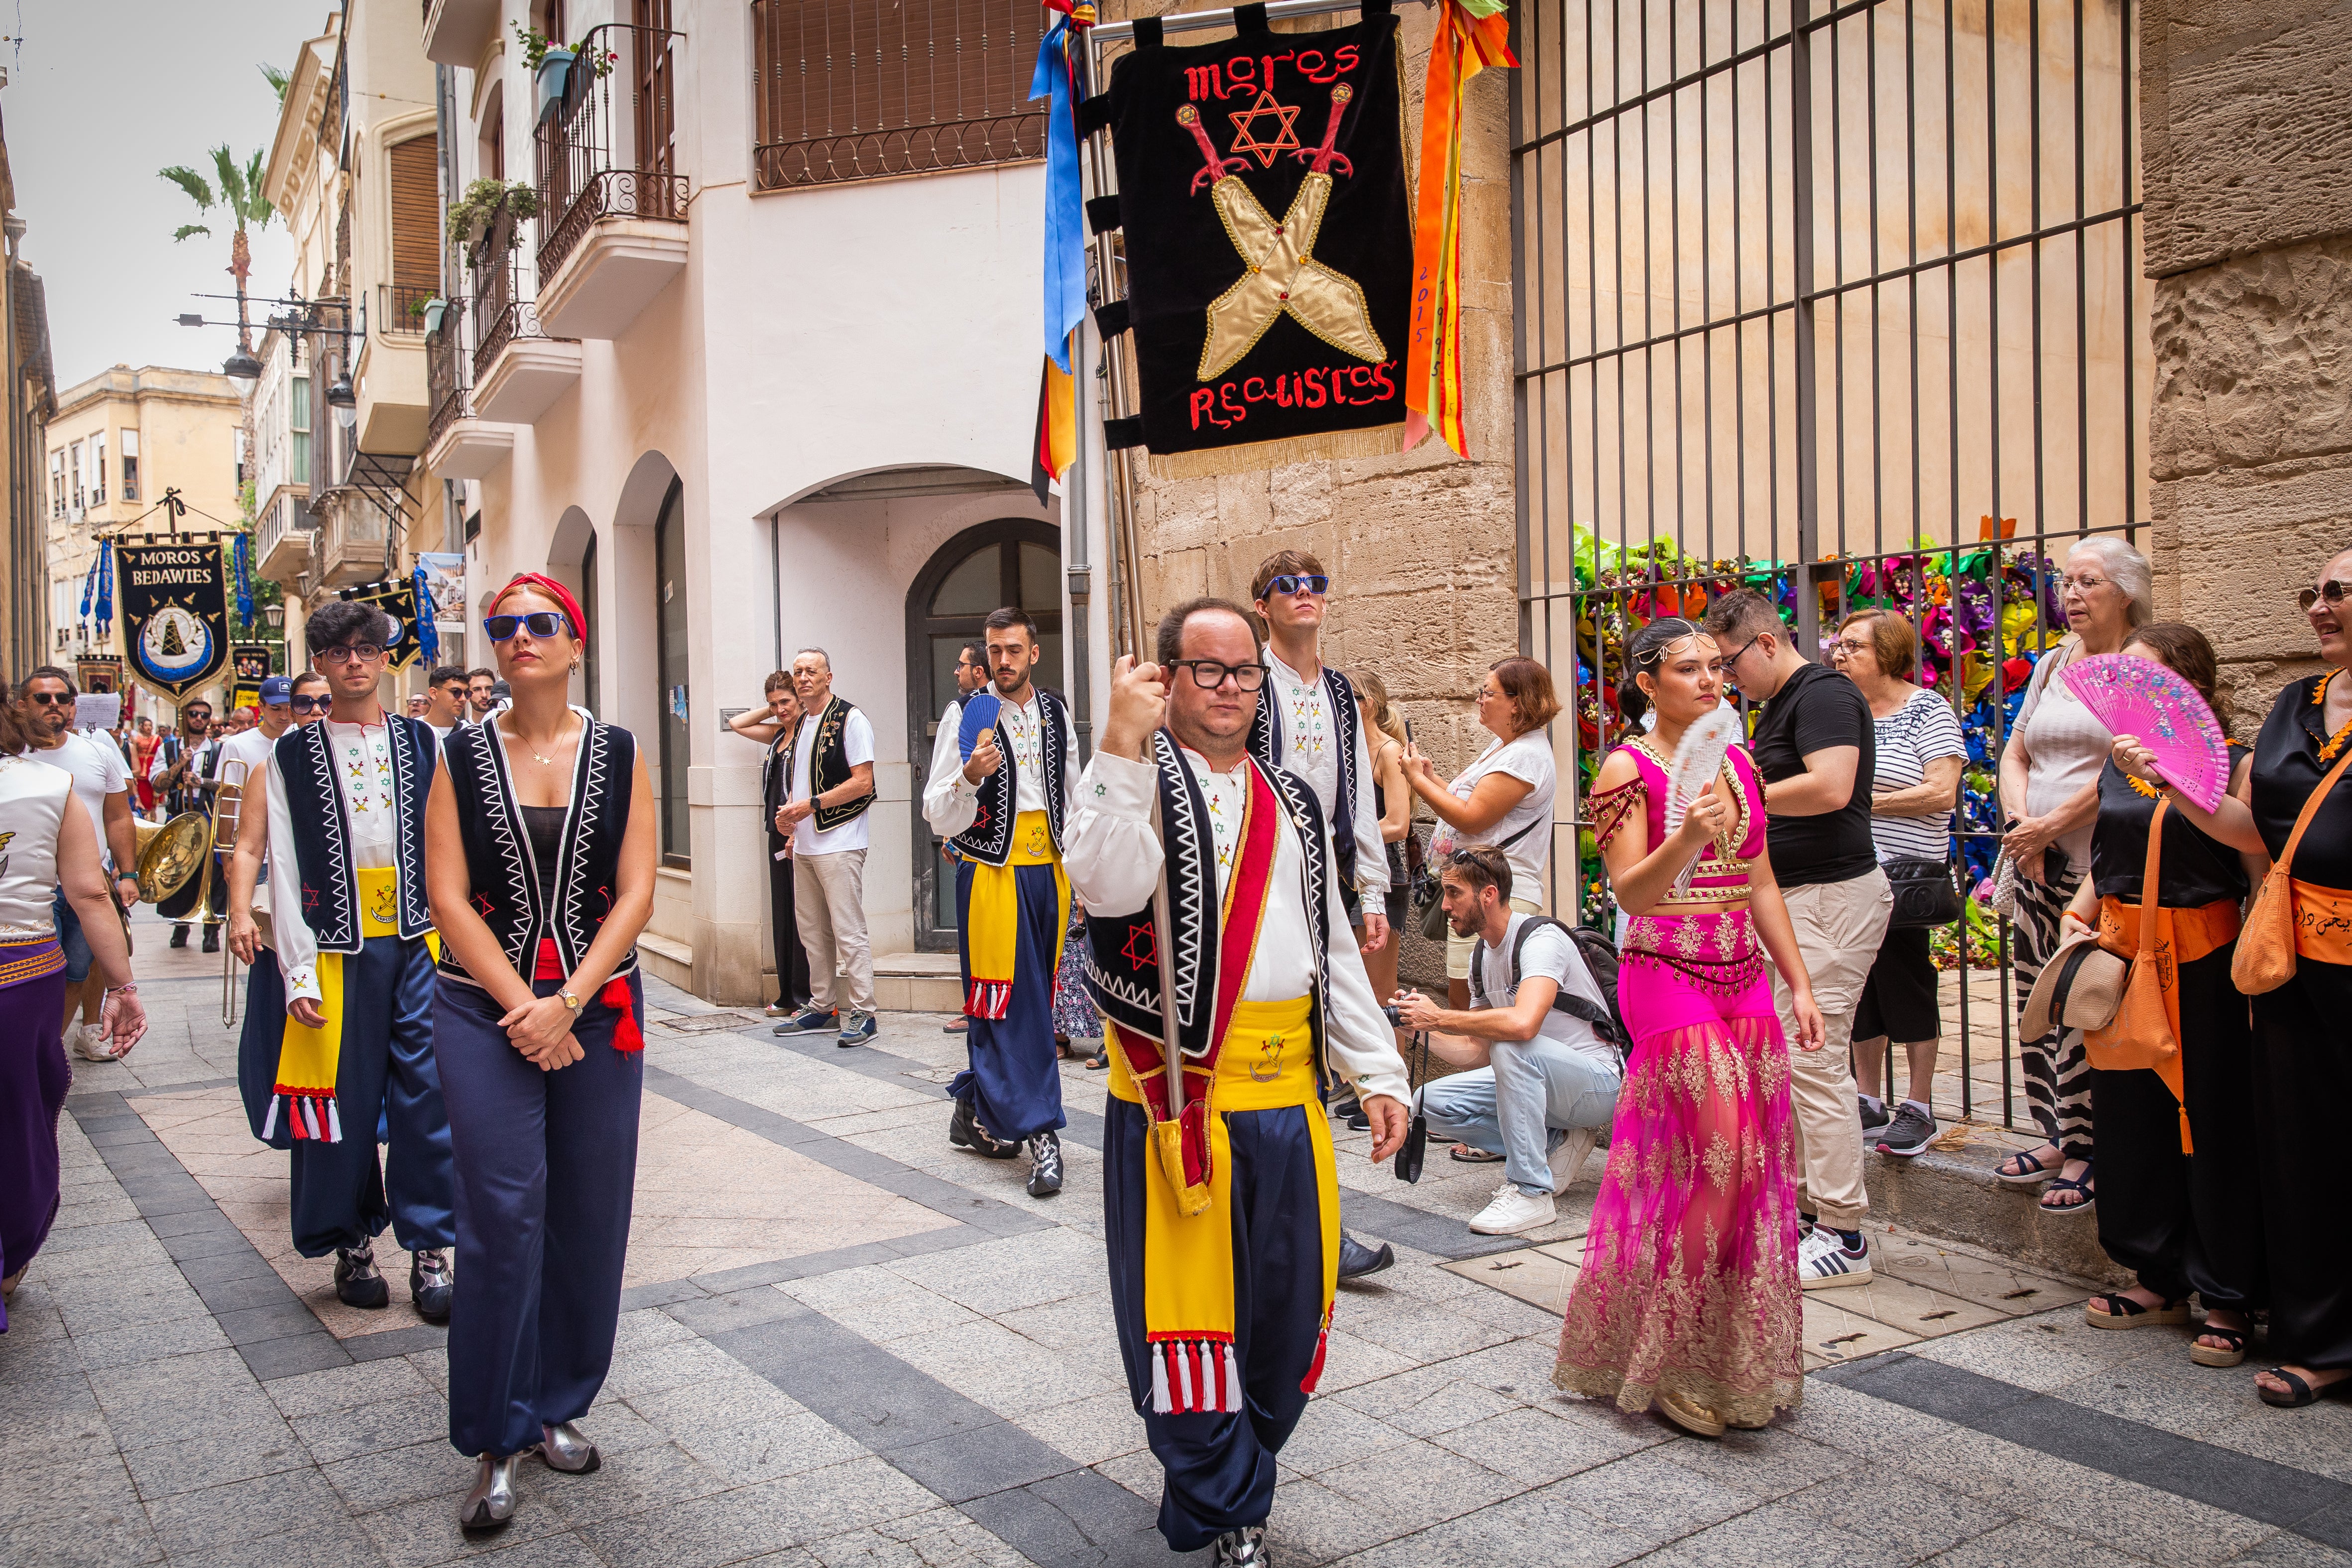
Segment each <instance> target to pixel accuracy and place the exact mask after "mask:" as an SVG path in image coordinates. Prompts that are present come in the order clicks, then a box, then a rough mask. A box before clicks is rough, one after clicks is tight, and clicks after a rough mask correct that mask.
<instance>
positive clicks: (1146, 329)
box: [1106, 0, 1412, 473]
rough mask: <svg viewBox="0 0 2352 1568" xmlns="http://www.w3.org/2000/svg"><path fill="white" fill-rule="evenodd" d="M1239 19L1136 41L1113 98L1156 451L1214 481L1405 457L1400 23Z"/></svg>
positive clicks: (1406, 288)
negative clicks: (1389, 453)
mask: <svg viewBox="0 0 2352 1568" xmlns="http://www.w3.org/2000/svg"><path fill="white" fill-rule="evenodd" d="M1235 20H1236V26H1237V27H1238V29H1239V31H1238V32H1237V34H1236V36H1235V37H1232V38H1229V39H1226V40H1224V41H1223V42H1219V43H1212V44H1199V45H1191V46H1187V47H1169V46H1167V45H1164V44H1158V43H1155V42H1153V41H1152V39H1151V38H1150V36H1149V34H1148V33H1147V34H1145V35H1144V36H1142V37H1139V39H1138V47H1137V48H1136V49H1135V51H1134V52H1133V53H1131V54H1129V55H1127V56H1125V57H1123V58H1121V59H1120V60H1119V61H1118V65H1117V66H1116V67H1115V68H1113V70H1112V73H1111V84H1110V90H1109V92H1108V94H1107V95H1106V96H1107V98H1108V104H1107V106H1106V112H1107V114H1108V124H1109V125H1110V128H1111V132H1112V138H1113V145H1114V149H1115V152H1116V153H1117V158H1118V188H1119V197H1118V200H1119V214H1118V216H1119V220H1120V224H1121V226H1123V227H1124V229H1125V230H1126V250H1127V263H1128V320H1129V324H1130V327H1131V330H1132V331H1133V332H1134V342H1135V359H1136V365H1137V369H1138V373H1139V376H1140V379H1141V384H1142V406H1141V410H1140V414H1141V420H1142V425H1141V433H1142V437H1143V444H1144V445H1145V446H1147V447H1150V450H1151V452H1152V454H1153V456H1154V457H1155V458H1160V459H1165V458H1170V457H1171V455H1181V454H1200V455H1201V456H1200V457H1199V458H1194V459H1192V460H1191V461H1189V462H1185V461H1180V462H1179V463H1178V464H1177V465H1176V466H1175V467H1174V468H1173V471H1176V472H1187V471H1189V472H1203V473H1206V472H1224V471H1233V470H1234V469H1237V468H1252V467H1265V466H1269V465H1270V464H1272V463H1274V462H1279V461H1286V460H1295V459H1297V458H1308V457H1314V456H1349V455H1355V454H1358V453H1363V452H1371V451H1379V450H1393V449H1395V438H1396V432H1395V431H1394V430H1391V429H1389V428H1386V427H1388V426H1402V423H1403V421H1404V416H1405V406H1404V376H1403V374H1402V373H1403V363H1404V354H1405V348H1406V334H1407V332H1408V331H1409V330H1410V326H1411V289H1412V225H1411V222H1410V220H1409V218H1408V216H1407V207H1406V192H1405V174H1404V150H1403V146H1402V120H1401V118H1400V110H1399V96H1398V95H1399V84H1398V64H1397V23H1396V18H1395V17H1393V16H1389V15H1388V14H1387V7H1386V5H1385V4H1381V3H1378V0H1375V3H1374V4H1371V5H1367V6H1366V7H1365V14H1364V16H1363V17H1362V19H1361V20H1360V21H1358V22H1356V23H1354V24H1353V25H1351V26H1346V27H1340V28H1336V29H1333V30H1331V31H1328V32H1320V33H1276V32H1273V31H1271V30H1270V29H1269V28H1268V27H1267V26H1266V25H1265V16H1264V12H1263V10H1262V9H1261V8H1257V7H1251V6H1244V7H1242V9H1241V10H1240V11H1239V12H1238V13H1237V14H1236V17H1235ZM1262 443H1279V444H1280V445H1278V446H1276V447H1271V448H1270V449H1265V450H1256V449H1255V448H1257V447H1259V446H1260V444H1262ZM1241 447H1251V448H1254V449H1253V450H1250V451H1241V450H1236V448H1241Z"/></svg>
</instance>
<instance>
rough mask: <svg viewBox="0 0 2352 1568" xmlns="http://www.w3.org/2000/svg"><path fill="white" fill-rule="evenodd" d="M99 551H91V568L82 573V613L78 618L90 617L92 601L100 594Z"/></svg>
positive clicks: (85, 618)
mask: <svg viewBox="0 0 2352 1568" xmlns="http://www.w3.org/2000/svg"><path fill="white" fill-rule="evenodd" d="M98 553H99V552H92V553H91V555H90V558H89V571H87V572H85V573H83V574H81V614H80V615H79V616H77V617H75V618H76V619H78V620H84V621H86V620H88V619H89V605H90V601H91V600H92V599H94V598H95V597H97V595H98Z"/></svg>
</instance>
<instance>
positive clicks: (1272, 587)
mask: <svg viewBox="0 0 2352 1568" xmlns="http://www.w3.org/2000/svg"><path fill="white" fill-rule="evenodd" d="M1265 591H1266V592H1267V593H1269V594H1302V593H1303V594H1313V595H1316V596H1317V597H1318V598H1319V597H1321V596H1322V595H1325V594H1328V593H1329V592H1330V591H1331V579H1330V578H1328V577H1327V576H1325V575H1324V574H1322V573H1320V572H1308V573H1304V574H1299V573H1290V572H1286V573H1284V574H1282V575H1281V576H1279V577H1275V578H1270V579H1268V580H1267V582H1266V584H1265Z"/></svg>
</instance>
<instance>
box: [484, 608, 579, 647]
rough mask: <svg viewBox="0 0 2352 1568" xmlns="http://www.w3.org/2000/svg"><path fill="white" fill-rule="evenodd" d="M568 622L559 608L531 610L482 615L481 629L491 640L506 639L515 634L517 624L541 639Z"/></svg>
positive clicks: (550, 635) (552, 634)
mask: <svg viewBox="0 0 2352 1568" xmlns="http://www.w3.org/2000/svg"><path fill="white" fill-rule="evenodd" d="M568 624H569V623H567V622H566V621H565V620H564V618H563V613H562V611H561V610H532V611H530V612H529V613H528V614H526V615H520V616H483V617H482V629H483V630H484V631H486V632H488V633H489V634H490V640H491V641H492V642H506V641H508V640H509V639H510V638H511V637H513V636H514V635H515V627H517V626H520V627H521V628H522V629H523V630H525V631H527V632H529V633H530V635H531V636H533V637H539V638H541V639H542V640H543V639H545V638H548V637H553V636H554V635H555V634H556V633H558V632H560V631H562V630H563V629H564V628H565V626H567V625H568Z"/></svg>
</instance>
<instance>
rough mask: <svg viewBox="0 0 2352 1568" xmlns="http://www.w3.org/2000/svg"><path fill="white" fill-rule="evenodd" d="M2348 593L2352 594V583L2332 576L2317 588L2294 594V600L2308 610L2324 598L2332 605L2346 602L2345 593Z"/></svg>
mask: <svg viewBox="0 0 2352 1568" xmlns="http://www.w3.org/2000/svg"><path fill="white" fill-rule="evenodd" d="M2347 594H2352V583H2345V582H2343V581H2341V580H2339V579H2337V578H2335V577H2330V578H2329V579H2328V580H2327V581H2326V582H2325V583H2322V584H2320V585H2319V586H2318V587H2316V588H2305V589H2304V590H2303V591H2302V592H2301V593H2299V594H2297V595H2295V596H2294V602H2295V603H2296V604H2298V605H2302V606H2303V607H2304V608H2305V609H2306V610H2308V609H2310V608H2311V606H2312V605H2315V604H2317V603H2319V601H2320V600H2322V599H2325V600H2326V601H2327V602H2328V603H2329V604H2330V605H2340V604H2342V603H2343V602H2344V595H2347Z"/></svg>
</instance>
